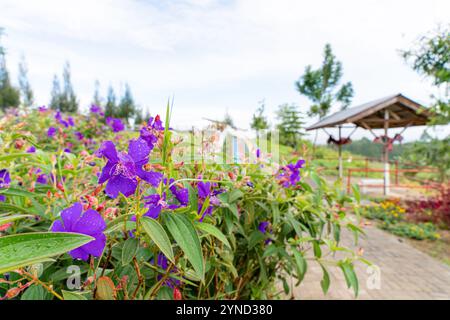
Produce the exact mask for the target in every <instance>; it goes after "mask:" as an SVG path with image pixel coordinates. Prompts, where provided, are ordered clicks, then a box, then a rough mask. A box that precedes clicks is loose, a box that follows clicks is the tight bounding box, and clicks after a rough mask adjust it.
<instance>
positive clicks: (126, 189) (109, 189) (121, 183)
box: [105, 175, 137, 199]
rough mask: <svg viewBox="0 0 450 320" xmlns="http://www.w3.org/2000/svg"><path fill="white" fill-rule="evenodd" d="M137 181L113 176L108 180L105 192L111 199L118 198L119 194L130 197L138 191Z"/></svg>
mask: <svg viewBox="0 0 450 320" xmlns="http://www.w3.org/2000/svg"><path fill="white" fill-rule="evenodd" d="M136 187H137V181H136V179H129V178H127V177H124V176H122V175H118V176H113V177H111V179H109V180H108V183H107V185H106V188H105V191H106V194H107V195H108V196H109V197H111V198H113V199H114V198H117V196H118V195H119V192H121V193H122V194H123V195H124V196H126V197H128V196H130V195H132V194H133V193H134V192H135V191H136Z"/></svg>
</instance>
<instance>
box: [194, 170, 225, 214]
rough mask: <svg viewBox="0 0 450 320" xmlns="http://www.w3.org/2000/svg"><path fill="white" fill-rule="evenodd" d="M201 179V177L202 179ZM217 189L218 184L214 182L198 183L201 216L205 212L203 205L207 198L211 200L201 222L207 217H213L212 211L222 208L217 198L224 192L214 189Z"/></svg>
mask: <svg viewBox="0 0 450 320" xmlns="http://www.w3.org/2000/svg"><path fill="white" fill-rule="evenodd" d="M200 179H201V177H200ZM215 187H217V184H216V183H212V182H209V181H208V182H203V181H200V182H198V183H197V191H198V200H199V201H198V214H200V213H201V212H202V210H203V205H204V203H205V201H206V199H207V198H209V205H208V207H207V208H206V209H205V210H204V211H203V213H202V216H201V217H200V219H199V221H200V222H201V221H203V219H204V218H205V216H206V215H211V214H212V211H213V209H214V208H215V207H218V206H220V200H219V198H217V195H219V194H220V193H222V192H223V190H221V189H214V188H215Z"/></svg>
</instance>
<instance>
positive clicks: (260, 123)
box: [250, 100, 269, 138]
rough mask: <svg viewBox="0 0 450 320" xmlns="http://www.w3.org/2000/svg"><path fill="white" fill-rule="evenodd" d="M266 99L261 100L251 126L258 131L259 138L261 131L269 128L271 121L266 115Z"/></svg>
mask: <svg viewBox="0 0 450 320" xmlns="http://www.w3.org/2000/svg"><path fill="white" fill-rule="evenodd" d="M264 108H265V104H264V100H263V101H261V102H260V106H259V107H258V109H256V112H255V114H253V118H252V122H251V123H250V127H251V128H252V129H253V130H255V131H256V135H257V138H259V131H261V130H266V129H268V128H269V122H268V121H267V118H266V116H264Z"/></svg>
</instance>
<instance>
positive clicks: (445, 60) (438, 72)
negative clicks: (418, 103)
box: [402, 25, 450, 124]
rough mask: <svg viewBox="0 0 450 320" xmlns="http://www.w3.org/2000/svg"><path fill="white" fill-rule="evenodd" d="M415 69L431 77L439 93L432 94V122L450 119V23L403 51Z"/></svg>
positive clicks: (436, 122)
mask: <svg viewBox="0 0 450 320" xmlns="http://www.w3.org/2000/svg"><path fill="white" fill-rule="evenodd" d="M402 55H403V58H404V59H405V61H406V62H407V63H409V64H410V65H411V67H412V68H413V69H414V71H416V72H418V73H419V74H421V75H423V76H425V77H426V78H429V79H431V81H432V83H433V85H434V86H435V87H436V88H437V91H438V95H437V96H432V98H433V105H432V106H431V109H432V110H433V111H434V113H435V116H434V117H433V119H432V124H446V123H448V122H449V121H450V92H449V91H450V25H448V26H446V27H438V28H437V29H436V30H434V31H432V32H429V33H428V34H426V35H425V36H422V37H420V38H419V39H418V41H417V43H416V44H415V46H414V47H413V48H412V49H410V50H407V51H403V52H402Z"/></svg>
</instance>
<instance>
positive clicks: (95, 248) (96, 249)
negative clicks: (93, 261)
mask: <svg viewBox="0 0 450 320" xmlns="http://www.w3.org/2000/svg"><path fill="white" fill-rule="evenodd" d="M91 236H93V237H94V238H95V240H92V241H91V242H89V243H87V244H85V245H84V246H82V247H80V249H82V250H83V251H85V252H87V253H89V254H91V255H93V256H94V257H100V256H101V255H102V253H103V249H104V248H105V245H106V236H105V235H104V234H103V233H98V234H94V235H91Z"/></svg>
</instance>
